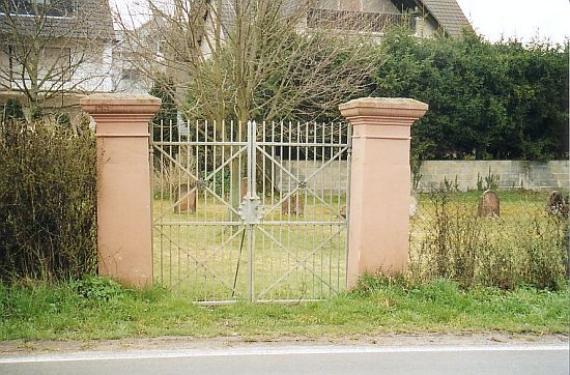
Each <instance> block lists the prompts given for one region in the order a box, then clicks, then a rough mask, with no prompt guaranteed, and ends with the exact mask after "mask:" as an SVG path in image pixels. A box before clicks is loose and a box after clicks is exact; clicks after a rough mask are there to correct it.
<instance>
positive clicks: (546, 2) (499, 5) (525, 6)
mask: <svg viewBox="0 0 570 375" xmlns="http://www.w3.org/2000/svg"><path fill="white" fill-rule="evenodd" d="M458 2H459V5H460V6H461V8H462V9H463V12H464V13H465V15H466V16H467V18H469V20H470V21H471V23H472V24H473V26H474V27H475V29H476V30H477V31H478V32H479V33H480V34H483V35H484V36H485V37H486V38H487V39H489V40H491V41H497V40H499V39H501V37H503V36H504V37H505V38H511V37H517V38H519V39H522V40H524V41H525V42H530V41H531V40H532V39H533V38H534V37H536V36H539V37H541V38H542V39H549V40H551V41H552V42H555V43H563V42H564V41H565V38H567V37H570V1H569V0H458Z"/></svg>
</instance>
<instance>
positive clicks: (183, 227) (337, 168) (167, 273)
mask: <svg viewBox="0 0 570 375" xmlns="http://www.w3.org/2000/svg"><path fill="white" fill-rule="evenodd" d="M349 133H350V127H349V125H347V124H344V123H330V124H317V123H304V124H301V123H296V124H292V123H283V122H278V123H277V122H272V123H265V122H263V123H259V124H257V123H256V122H248V123H247V124H242V123H234V122H218V123H216V122H208V121H198V122H192V123H191V122H188V123H186V124H185V126H178V125H176V124H172V123H170V124H162V125H160V126H154V127H153V129H152V142H151V150H152V152H151V153H152V159H153V162H152V164H153V173H152V179H153V231H154V234H153V256H154V274H155V279H156V281H157V282H159V283H161V284H163V285H166V286H170V287H176V288H177V289H180V290H183V291H184V292H185V293H188V294H190V295H191V296H192V298H194V299H195V300H196V301H202V302H206V303H222V302H230V301H235V300H249V301H258V302H261V301H292V300H295V301H297V300H311V299H320V298H323V297H326V296H329V295H331V294H335V293H337V292H338V291H340V290H343V289H344V287H345V284H346V253H347V216H348V209H347V204H346V202H347V201H348V193H349V186H348V181H349V165H350V160H349V159H350V134H349Z"/></svg>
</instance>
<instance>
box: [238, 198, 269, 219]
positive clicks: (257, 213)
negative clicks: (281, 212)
mask: <svg viewBox="0 0 570 375" xmlns="http://www.w3.org/2000/svg"><path fill="white" fill-rule="evenodd" d="M238 213H239V216H240V218H241V219H242V220H243V222H244V223H245V224H249V225H255V224H259V222H260V221H261V219H262V218H263V206H262V205H261V200H260V199H259V198H247V197H246V198H244V199H243V201H241V203H240V205H239V208H238Z"/></svg>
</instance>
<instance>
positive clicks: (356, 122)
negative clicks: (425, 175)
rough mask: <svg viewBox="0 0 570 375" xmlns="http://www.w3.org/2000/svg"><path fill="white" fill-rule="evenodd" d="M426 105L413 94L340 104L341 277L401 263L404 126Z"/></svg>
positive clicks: (406, 154)
mask: <svg viewBox="0 0 570 375" xmlns="http://www.w3.org/2000/svg"><path fill="white" fill-rule="evenodd" d="M427 109H428V106H427V104H424V103H422V102H418V101H416V100H413V99H399V98H361V99H356V100H352V101H349V102H348V103H345V104H342V105H341V106H340V111H341V113H342V115H343V116H344V117H345V118H346V119H347V120H348V121H349V122H350V123H351V124H352V126H353V136H352V160H351V177H350V183H351V187H350V189H351V190H350V212H349V214H350V217H349V239H348V241H349V243H348V264H347V282H348V286H349V287H350V288H351V287H354V286H355V285H356V283H357V282H358V279H359V278H360V276H362V275H363V274H364V273H366V272H369V273H377V272H381V273H384V274H387V275H394V274H397V273H399V272H402V271H404V270H405V268H406V263H407V260H408V231H409V229H408V228H409V205H410V184H411V182H410V179H411V177H410V129H411V126H412V124H413V123H414V122H415V121H416V120H418V119H419V118H421V117H422V116H423V115H424V114H425V112H426V111H427Z"/></svg>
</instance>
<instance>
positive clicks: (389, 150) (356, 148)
mask: <svg viewBox="0 0 570 375" xmlns="http://www.w3.org/2000/svg"><path fill="white" fill-rule="evenodd" d="M160 103H161V102H160V99H157V98H154V97H151V96H148V95H145V96H129V95H121V94H95V95H91V96H89V97H87V98H84V99H82V100H81V102H80V104H81V107H82V108H83V110H84V111H85V112H87V113H89V114H91V115H92V117H93V118H94V120H95V122H96V124H97V125H96V137H97V199H98V205H97V239H98V244H97V251H98V260H99V264H98V269H99V273H100V274H101V275H104V276H109V277H111V278H113V279H115V280H117V281H120V282H122V283H125V284H128V285H133V286H137V287H144V286H148V285H149V284H150V283H151V282H152V263H153V262H152V243H151V241H152V235H151V230H152V223H151V202H150V199H151V194H150V192H151V181H150V178H149V176H150V164H151V160H150V158H149V132H148V121H149V120H150V119H151V118H152V117H153V115H154V114H155V113H156V112H157V111H158V109H159V107H160ZM427 109H428V106H427V105H426V104H424V103H421V102H418V101H415V100H412V99H387V98H375V99H374V98H362V99H356V100H353V101H350V102H348V103H345V104H343V105H341V106H340V110H341V113H342V114H343V116H345V117H346V118H347V119H348V120H349V122H350V123H351V124H352V125H353V127H354V134H353V137H352V138H353V141H352V142H353V150H352V152H353V155H352V159H351V162H350V163H351V174H350V183H349V186H350V190H351V194H350V203H349V206H348V207H350V211H351V212H350V217H349V235H348V240H349V248H348V263H347V265H348V270H347V279H348V286H349V287H353V286H355V285H356V282H357V281H358V278H359V277H360V276H361V275H362V274H363V273H365V272H378V271H381V272H385V273H388V274H394V273H398V272H402V271H403V270H404V269H405V263H406V260H407V253H408V226H409V218H408V203H409V185H410V179H411V176H410V166H409V151H410V136H409V135H410V126H411V125H412V123H414V122H415V121H416V120H418V119H419V118H421V117H422V116H423V115H424V114H425V112H426V111H427ZM394 156H395V157H394ZM379 182H381V184H380V185H378V183H379ZM374 186H378V187H379V188H380V189H382V190H381V191H380V194H378V193H377V192H376V191H373V190H372V188H371V187H374ZM402 188H403V189H402ZM250 195H251V194H250ZM395 202H397V204H396V205H395ZM379 224H380V225H379Z"/></svg>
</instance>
